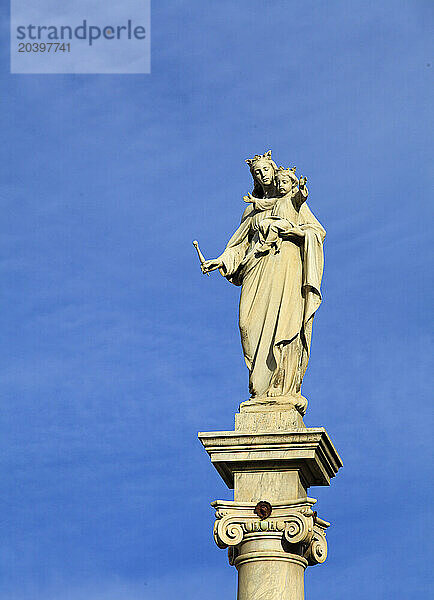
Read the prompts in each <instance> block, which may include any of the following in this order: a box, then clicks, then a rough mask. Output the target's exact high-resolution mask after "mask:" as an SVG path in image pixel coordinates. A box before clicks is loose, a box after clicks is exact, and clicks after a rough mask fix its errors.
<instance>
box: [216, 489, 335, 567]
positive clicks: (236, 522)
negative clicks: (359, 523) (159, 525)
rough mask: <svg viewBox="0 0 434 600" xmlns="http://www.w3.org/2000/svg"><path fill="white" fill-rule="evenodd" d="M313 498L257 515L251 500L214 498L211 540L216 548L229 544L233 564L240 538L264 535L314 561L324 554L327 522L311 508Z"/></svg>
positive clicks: (325, 552)
mask: <svg viewBox="0 0 434 600" xmlns="http://www.w3.org/2000/svg"><path fill="white" fill-rule="evenodd" d="M315 502H316V500H314V499H313V498H306V499H301V500H296V501H294V502H291V503H290V504H278V505H275V506H273V507H272V512H271V514H270V515H269V516H268V517H267V518H265V519H260V518H259V517H258V516H257V515H256V514H255V512H254V511H255V504H253V503H240V502H231V501H227V500H216V501H215V502H213V503H212V506H213V507H214V508H215V509H216V521H215V523H214V540H215V542H216V544H217V546H218V547H219V548H229V561H230V562H231V564H234V562H235V561H236V558H237V556H238V555H239V547H240V544H242V543H243V542H249V541H252V540H253V539H261V538H267V537H270V536H271V537H277V538H281V539H282V542H283V544H285V543H286V544H287V552H288V553H289V554H290V555H291V556H295V555H297V556H299V557H301V558H302V560H303V559H305V560H306V561H307V563H306V564H310V565H314V564H318V563H323V562H324V561H325V560H326V558H327V540H326V535H325V530H326V529H327V527H329V525H330V523H327V521H323V520H322V519H320V518H318V517H317V515H316V513H315V512H314V511H313V510H312V506H313V505H314V504H315Z"/></svg>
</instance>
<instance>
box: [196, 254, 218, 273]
mask: <svg viewBox="0 0 434 600" xmlns="http://www.w3.org/2000/svg"><path fill="white" fill-rule="evenodd" d="M222 266H223V262H222V259H221V258H220V257H219V258H212V259H211V260H206V261H205V262H204V263H202V264H201V267H200V268H201V269H202V273H209V272H210V271H215V270H216V269H220V267H222Z"/></svg>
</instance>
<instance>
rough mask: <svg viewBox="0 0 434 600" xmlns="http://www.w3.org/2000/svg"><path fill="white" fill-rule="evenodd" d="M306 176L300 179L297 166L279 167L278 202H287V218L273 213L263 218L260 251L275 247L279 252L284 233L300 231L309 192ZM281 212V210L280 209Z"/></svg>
mask: <svg viewBox="0 0 434 600" xmlns="http://www.w3.org/2000/svg"><path fill="white" fill-rule="evenodd" d="M306 181H307V179H306V177H303V176H301V177H300V180H298V179H297V177H296V175H295V167H293V168H292V169H285V168H284V167H279V168H278V170H277V172H276V176H275V185H276V189H277V192H278V200H276V204H277V203H278V202H279V203H281V202H282V201H283V202H285V211H284V212H285V214H286V218H282V217H281V216H277V215H271V216H269V217H267V218H265V219H263V220H262V221H261V223H260V227H259V247H258V251H259V252H269V251H270V250H271V249H273V248H274V252H275V253H277V252H279V250H280V246H281V244H282V235H285V236H286V235H290V234H291V231H294V233H296V232H297V234H298V235H299V234H300V232H299V231H298V227H297V226H298V214H299V210H300V207H301V205H302V204H303V203H304V202H305V201H306V198H307V196H308V194H309V192H308V189H307V187H306ZM279 212H280V211H279Z"/></svg>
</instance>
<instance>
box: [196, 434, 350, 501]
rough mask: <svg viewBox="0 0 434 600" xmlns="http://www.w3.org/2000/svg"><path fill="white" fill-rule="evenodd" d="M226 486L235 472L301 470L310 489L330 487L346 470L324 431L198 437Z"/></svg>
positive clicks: (229, 483)
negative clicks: (341, 471)
mask: <svg viewBox="0 0 434 600" xmlns="http://www.w3.org/2000/svg"><path fill="white" fill-rule="evenodd" d="M198 437H199V439H200V441H201V442H202V444H203V446H204V447H205V449H206V451H207V453H208V455H209V457H210V459H211V462H212V463H213V465H214V466H215V468H216V469H217V471H218V472H219V473H220V475H221V477H222V478H223V480H224V481H225V483H226V485H227V486H228V487H229V488H230V489H232V488H233V487H234V472H243V471H252V470H257V469H261V470H271V471H282V470H288V469H294V470H298V471H299V472H300V473H301V475H302V477H303V479H304V481H305V482H306V485H307V486H312V485H330V479H331V478H332V477H334V476H335V475H336V473H337V472H338V470H339V468H340V467H342V466H343V463H342V460H341V458H340V456H339V454H338V452H337V451H336V449H335V447H334V446H333V443H332V441H331V439H330V437H329V436H328V434H327V432H326V430H325V429H324V428H323V427H312V428H306V429H296V430H293V431H275V432H270V431H266V432H256V433H251V432H241V431H209V432H201V433H199V434H198Z"/></svg>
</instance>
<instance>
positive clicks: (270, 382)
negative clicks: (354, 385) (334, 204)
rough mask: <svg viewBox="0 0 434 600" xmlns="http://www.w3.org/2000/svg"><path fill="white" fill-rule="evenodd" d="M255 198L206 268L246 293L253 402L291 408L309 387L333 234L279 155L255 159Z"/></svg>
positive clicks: (244, 336)
mask: <svg viewBox="0 0 434 600" xmlns="http://www.w3.org/2000/svg"><path fill="white" fill-rule="evenodd" d="M246 162H247V164H248V165H249V167H250V172H251V174H252V177H253V183H254V187H253V192H252V194H249V195H248V196H245V197H244V201H245V202H247V203H248V206H247V207H246V209H245V211H244V214H243V216H242V219H241V224H240V226H239V227H238V229H237V230H236V231H235V233H234V234H233V236H232V237H231V239H230V240H229V242H228V244H227V246H226V248H225V250H224V252H223V254H221V256H219V257H218V258H216V259H213V260H207V261H205V262H204V263H203V264H202V271H203V272H204V273H207V272H209V271H213V270H215V269H219V270H220V273H221V274H222V275H223V276H224V277H226V279H227V280H228V281H230V282H231V283H233V284H234V285H237V286H241V297H240V317H239V326H240V332H241V344H242V347H243V352H244V358H245V361H246V365H247V367H248V369H249V373H250V377H249V389H250V393H251V396H252V400H253V399H255V400H258V401H264V402H268V401H271V400H274V401H290V402H292V403H293V404H294V405H295V406H296V408H297V409H298V410H299V411H300V412H301V413H302V414H304V412H305V411H306V406H307V401H306V400H305V399H304V398H303V397H302V396H301V383H302V379H303V376H304V374H305V371H306V367H307V363H308V360H309V350H310V344H311V336H312V321H313V317H314V315H315V312H316V310H317V309H318V307H319V305H320V304H321V292H320V285H321V278H322V273H323V264H324V258H323V242H324V238H325V233H326V232H325V230H324V229H323V227H322V226H321V224H320V223H319V222H318V221H317V219H316V218H315V217H314V215H313V214H312V212H311V211H310V209H309V208H308V206H307V204H306V202H305V201H306V198H307V195H308V190H307V187H306V179H305V178H303V177H301V178H300V179H298V178H297V177H296V175H295V167H294V168H292V169H285V168H283V167H279V168H277V165H276V164H275V162H274V161H273V160H272V158H271V150H270V151H268V152H266V153H265V154H262V155H256V156H255V157H254V158H251V159H248V160H247V161H246Z"/></svg>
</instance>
